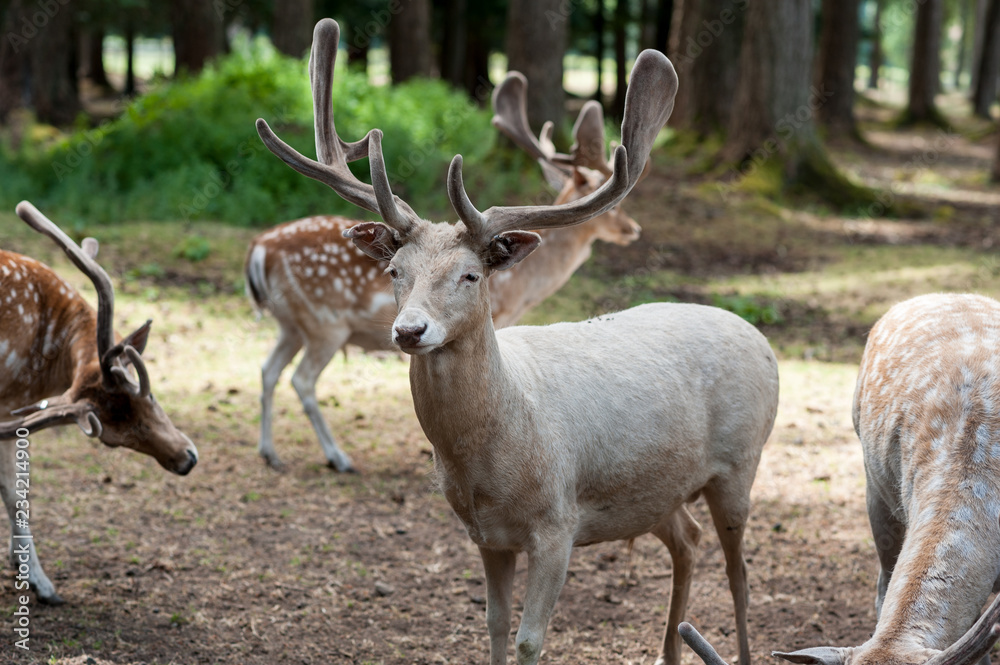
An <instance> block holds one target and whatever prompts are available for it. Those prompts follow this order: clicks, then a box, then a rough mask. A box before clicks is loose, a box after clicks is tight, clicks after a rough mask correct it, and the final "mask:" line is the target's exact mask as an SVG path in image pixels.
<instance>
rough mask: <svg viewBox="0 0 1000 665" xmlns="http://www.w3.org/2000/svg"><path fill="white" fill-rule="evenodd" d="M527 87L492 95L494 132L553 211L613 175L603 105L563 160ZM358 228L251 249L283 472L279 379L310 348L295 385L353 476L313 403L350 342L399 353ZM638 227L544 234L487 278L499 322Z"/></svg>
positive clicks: (604, 221)
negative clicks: (548, 196)
mask: <svg viewBox="0 0 1000 665" xmlns="http://www.w3.org/2000/svg"><path fill="white" fill-rule="evenodd" d="M526 89H527V81H526V80H525V78H524V76H523V75H521V74H520V73H517V72H513V73H511V75H510V76H509V77H508V78H507V79H506V80H505V81H504V82H503V83H502V84H501V85H499V86H497V88H496V89H495V90H494V91H493V109H494V113H495V115H494V118H493V124H494V125H495V126H496V127H497V128H498V129H499V130H500V131H502V132H504V133H505V134H507V135H508V136H509V137H511V139H512V140H513V141H514V142H515V143H517V144H518V145H519V146H521V147H522V148H524V149H525V150H526V151H527V152H528V153H529V154H530V155H532V156H533V157H535V159H537V160H538V163H539V165H540V166H541V167H542V170H543V172H544V174H545V177H546V179H547V180H548V181H549V183H550V184H551V185H552V186H553V187H555V188H556V189H558V190H559V196H558V197H557V198H556V200H555V204H554V205H560V204H563V203H568V202H571V201H576V200H578V199H581V198H583V197H584V196H587V195H588V194H590V193H591V192H593V191H594V190H596V189H597V188H598V187H600V186H601V185H602V184H603V183H604V181H605V180H606V179H607V178H608V176H609V175H610V173H611V169H610V167H609V165H608V162H607V155H606V152H607V146H606V142H605V137H604V116H603V114H602V111H601V105H600V104H598V103H597V102H588V103H587V104H586V105H585V106H584V108H583V110H582V111H581V112H580V115H579V117H578V118H577V121H576V125H575V126H574V128H573V137H574V139H575V141H576V143H575V144H574V146H573V148H572V150H571V152H570V154H568V155H565V154H560V153H557V152H556V151H555V149H554V147H553V146H552V143H551V141H550V140H549V139H548V136H549V135H550V133H551V123H547V125H546V127H545V129H544V130H543V133H542V137H541V139H536V138H535V137H534V136H533V135H532V134H531V131H530V130H529V129H528V120H527V110H526V98H525V92H526ZM357 223H358V221H357V220H350V219H346V218H344V217H335V216H320V217H309V218H306V219H300V220H298V221H295V222H288V223H286V224H282V225H280V226H277V227H275V228H273V229H270V230H268V231H265V232H264V233H261V234H260V235H258V236H257V237H256V238H254V239H253V240H252V241H251V243H250V249H249V251H248V252H247V260H246V264H245V266H244V275H245V277H246V285H247V293H248V295H249V296H250V298H251V299H252V300H253V302H254V304H255V306H256V307H257V308H258V310H261V311H264V310H267V311H269V312H271V314H272V316H274V318H275V320H276V321H277V322H278V329H279V332H278V342H277V344H276V345H275V347H274V349H272V350H271V353H270V355H269V356H268V357H267V360H265V361H264V365H263V367H262V368H261V383H262V390H261V397H260V403H261V419H260V440H259V444H258V447H257V450H258V452H259V453H260V455H261V457H263V458H264V460H265V461H266V462H267V464H268V465H270V466H272V467H275V468H280V467H281V461H280V459H279V458H278V454H277V451H276V450H275V448H274V438H273V435H272V429H273V415H272V413H273V404H274V389H275V386H276V385H277V383H278V379H279V378H280V376H281V372H282V371H283V370H284V368H285V367H286V366H287V365H288V364H289V363H290V362H291V361H292V359H293V358H294V357H295V355H296V353H298V352H299V350H300V349H302V348H303V347H304V349H305V350H304V351H303V354H302V359H301V360H300V361H299V364H298V367H296V369H295V373H294V375H293V376H292V385H293V386H294V387H295V391H296V392H297V393H298V396H299V399H300V401H301V402H302V407H303V409H304V410H305V412H306V415H307V416H308V417H309V420H310V422H311V423H312V425H313V429H314V430H315V431H316V436H317V438H318V439H319V442H320V445H321V446H322V448H323V453H324V455H325V456H326V459H327V464H328V466H330V467H331V468H334V469H337V470H338V471H351V470H353V466H352V465H351V460H350V458H349V457H348V456H347V454H346V453H345V452H344V451H343V450H342V449H341V448H340V447H339V446H338V445H337V442H336V439H335V438H334V436H333V433H332V432H331V431H330V428H329V426H328V425H327V423H326V420H325V419H324V418H323V415H322V413H321V412H320V409H319V404H318V402H317V400H316V381H317V380H318V379H319V376H320V374H321V373H322V372H323V370H324V369H325V368H326V366H327V364H328V363H329V362H330V359H331V358H333V356H334V355H335V354H336V353H337V351H338V350H340V349H341V348H342V347H343V346H344V345H345V344H354V345H356V346H360V347H362V348H364V349H366V350H369V351H373V350H389V349H393V348H395V347H393V344H392V335H391V323H392V319H393V317H394V316H395V311H396V305H395V301H394V300H393V297H392V295H391V293H390V291H391V288H392V284H391V281H390V279H389V277H388V276H387V275H386V274H385V272H384V271H385V268H386V263H385V262H384V261H372V260H371V259H370V258H369V257H368V256H366V255H365V254H364V253H362V252H361V250H359V249H357V248H356V247H355V246H354V244H353V243H352V242H351V241H350V240H349V239H347V238H344V235H343V232H344V231H346V230H347V229H349V228H351V227H352V226H354V225H356V224H357ZM639 231H640V229H639V225H638V224H636V223H635V222H634V221H633V220H632V218H631V217H629V216H628V215H627V214H625V213H624V212H623V211H622V210H621V209H620V208H619V207H618V206H615V207H614V208H612V209H610V210H608V211H607V212H605V213H604V214H602V215H598V216H597V217H595V218H594V219H592V220H590V221H589V222H587V223H586V224H580V225H576V226H570V227H565V228H555V229H548V230H544V231H542V233H541V236H542V242H541V244H540V245H539V247H538V251H536V252H535V253H534V254H532V255H531V256H530V257H528V258H527V259H526V260H525V261H523V262H522V263H519V264H518V265H517V266H515V267H513V268H512V269H510V270H507V271H504V272H500V273H496V274H495V275H493V276H492V277H491V278H490V307H491V311H492V313H493V324H494V326H496V327H497V328H504V327H506V326H509V325H513V324H515V323H517V321H518V319H520V318H521V317H522V316H523V315H524V314H525V313H526V312H527V311H528V310H530V309H531V308H532V307H534V306H536V305H537V304H539V303H540V302H542V301H543V300H545V299H546V298H548V297H549V296H550V295H552V294H553V293H555V292H556V291H558V290H559V288H560V287H562V285H563V284H565V283H566V281H567V280H568V279H569V278H570V276H572V274H573V273H574V272H575V271H576V269H577V268H579V267H580V266H581V265H582V264H583V263H584V261H586V260H587V259H588V258H589V257H590V252H591V246H592V245H593V244H594V241H595V240H602V241H604V242H610V243H615V244H618V245H627V244H629V243H631V242H633V241H634V240H636V239H637V238H638V237H639Z"/></svg>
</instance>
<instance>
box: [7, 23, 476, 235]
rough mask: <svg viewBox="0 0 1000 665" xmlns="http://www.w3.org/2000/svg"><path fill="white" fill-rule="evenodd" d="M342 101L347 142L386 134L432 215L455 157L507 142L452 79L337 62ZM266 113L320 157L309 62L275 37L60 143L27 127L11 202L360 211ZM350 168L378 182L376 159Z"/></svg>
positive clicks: (336, 103)
mask: <svg viewBox="0 0 1000 665" xmlns="http://www.w3.org/2000/svg"><path fill="white" fill-rule="evenodd" d="M333 108H334V113H335V114H336V118H337V130H338V133H339V134H340V136H341V137H342V138H343V139H344V140H348V141H354V140H357V139H360V138H361V137H362V136H364V135H365V134H366V133H367V132H368V131H369V130H370V129H372V128H375V127H378V128H381V129H382V130H383V131H384V133H385V136H386V139H385V140H384V143H383V152H384V155H385V160H386V167H387V170H388V172H389V175H390V179H391V181H392V184H393V188H394V192H395V193H396V194H398V195H399V196H401V197H403V198H404V199H406V200H407V201H408V202H409V203H410V204H411V205H412V206H413V207H414V208H415V209H417V210H421V211H427V210H431V211H439V210H443V209H445V208H446V207H447V201H446V198H445V188H444V177H445V173H446V171H447V166H448V163H449V161H450V160H451V158H452V157H453V156H454V155H455V154H456V153H462V154H463V155H465V158H466V163H467V164H475V163H478V162H480V161H481V160H482V159H483V157H484V156H485V155H487V154H488V153H489V152H490V150H491V149H492V147H493V144H494V140H495V139H494V136H495V131H494V130H493V129H492V128H491V127H490V123H489V117H488V115H487V114H486V113H485V112H484V111H481V110H479V109H478V108H476V107H475V106H474V105H473V104H472V103H471V102H470V101H469V100H468V99H467V98H466V97H465V96H464V95H462V94H461V93H458V92H455V91H453V90H452V89H451V88H449V87H448V86H447V85H446V84H444V83H443V82H440V81H429V80H421V81H414V82H409V83H406V84H403V85H400V86H395V87H378V86H373V85H371V84H370V83H369V82H368V80H367V78H366V77H365V76H364V75H363V74H358V73H354V72H348V71H347V70H346V68H345V67H338V71H337V76H336V79H335V81H334V93H333ZM259 117H263V118H265V119H266V120H267V121H268V123H269V124H270V125H271V127H272V128H273V129H274V130H275V132H276V133H278V134H279V135H280V136H281V137H282V139H284V140H285V141H286V142H288V143H289V144H290V145H292V147H294V148H295V149H296V150H298V151H299V152H301V153H302V154H304V155H306V156H312V155H314V154H315V152H314V147H313V144H314V139H313V129H312V101H311V93H310V90H309V83H308V73H307V69H306V63H305V61H300V60H296V59H291V58H287V57H284V56H281V55H280V54H277V53H275V52H274V50H273V49H271V48H270V47H269V46H268V45H267V44H264V43H254V44H252V45H249V46H246V47H244V48H242V49H239V50H237V51H236V52H235V53H233V54H232V55H230V56H228V57H226V58H224V59H221V60H220V61H218V62H217V63H215V64H214V65H213V66H211V67H208V68H206V69H205V70H204V71H203V72H202V73H201V74H199V75H198V76H197V77H182V78H180V79H178V80H176V81H173V82H170V83H167V84H164V85H162V86H161V87H159V88H156V89H154V90H153V91H152V92H150V93H148V94H146V95H144V96H143V97H141V98H139V99H137V100H136V101H135V102H134V103H132V104H131V105H130V106H129V107H128V109H127V111H126V113H125V114H124V115H123V116H122V117H121V118H119V119H117V120H115V121H113V122H110V123H108V124H105V125H103V126H101V127H97V128H95V129H90V130H79V131H75V132H73V133H72V134H70V135H68V136H61V137H57V138H56V139H55V140H53V139H52V138H51V135H50V134H46V133H43V132H27V133H26V136H25V138H24V140H23V142H22V143H21V145H20V146H19V147H18V149H16V150H13V149H11V148H10V147H9V146H8V147H0V179H2V181H3V182H4V187H3V188H2V190H0V205H2V206H3V207H4V208H10V207H13V206H14V205H15V204H16V202H17V201H18V200H20V199H30V200H32V201H34V202H35V203H36V204H38V205H40V206H44V208H43V209H47V210H49V211H52V214H59V215H61V216H62V217H63V218H64V219H65V222H67V223H72V222H73V221H74V220H79V219H81V218H82V219H86V220H88V222H92V221H119V220H122V219H143V220H166V219H184V220H186V221H190V220H195V219H218V220H223V221H227V222H232V223H236V224H241V225H270V224H274V223H276V222H280V221H284V220H287V219H294V218H296V217H301V216H306V215H309V214H317V213H329V214H333V213H343V214H348V215H354V216H357V215H358V214H359V211H358V209H357V208H355V207H354V206H352V205H350V204H348V203H346V202H344V201H342V200H341V199H340V197H338V196H336V195H335V194H333V193H332V192H331V191H330V190H329V189H328V188H327V187H326V186H325V185H322V184H319V183H317V182H315V181H313V180H310V179H308V178H306V177H304V176H301V175H299V174H298V173H296V172H295V171H293V170H292V169H290V168H288V167H287V166H286V165H285V164H284V163H282V162H281V161H280V160H279V159H277V158H276V157H274V156H272V155H271V154H270V153H269V152H268V151H267V149H266V148H265V147H264V145H263V144H262V143H261V141H260V139H259V138H258V137H257V132H256V130H255V128H254V121H255V120H256V119H257V118H259ZM36 134H37V135H39V137H38V138H33V137H34V136H35V135H36ZM351 169H352V171H353V172H354V173H355V174H356V175H357V176H358V177H359V178H362V179H364V180H366V181H367V180H368V179H369V177H368V163H367V160H363V161H361V162H356V163H353V164H352V165H351ZM424 214H427V213H424Z"/></svg>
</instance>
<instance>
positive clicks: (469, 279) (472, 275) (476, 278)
mask: <svg viewBox="0 0 1000 665" xmlns="http://www.w3.org/2000/svg"><path fill="white" fill-rule="evenodd" d="M462 279H463V280H465V281H466V282H469V283H472V284H474V283H476V282H478V281H479V275H477V274H476V273H474V272H470V273H468V274H466V275H465V276H463V277H462Z"/></svg>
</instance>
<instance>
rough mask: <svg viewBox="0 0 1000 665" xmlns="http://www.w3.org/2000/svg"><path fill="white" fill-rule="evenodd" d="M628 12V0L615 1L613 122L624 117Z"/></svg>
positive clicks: (629, 15) (626, 85)
mask: <svg viewBox="0 0 1000 665" xmlns="http://www.w3.org/2000/svg"><path fill="white" fill-rule="evenodd" d="M629 10H630V7H629V0H616V2H615V19H614V29H613V30H612V33H613V34H614V44H615V98H614V100H613V101H612V102H611V117H612V118H614V119H615V120H621V118H622V116H624V115H625V89H626V88H627V87H628V84H627V83H626V82H625V77H626V76H627V75H628V60H627V58H628V54H627V53H626V51H625V48H626V46H627V43H626V42H627V40H628V34H627V33H626V30H627V29H628V24H629V21H630V20H631V18H632V17H631V12H630V11H629Z"/></svg>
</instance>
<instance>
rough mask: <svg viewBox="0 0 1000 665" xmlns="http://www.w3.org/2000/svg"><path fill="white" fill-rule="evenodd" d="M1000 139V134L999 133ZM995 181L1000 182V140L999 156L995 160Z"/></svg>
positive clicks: (998, 144)
mask: <svg viewBox="0 0 1000 665" xmlns="http://www.w3.org/2000/svg"><path fill="white" fill-rule="evenodd" d="M997 138H998V139H1000V134H998V135H997ZM992 175H993V182H1000V140H998V141H997V156H996V159H994V160H993V174H992Z"/></svg>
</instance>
